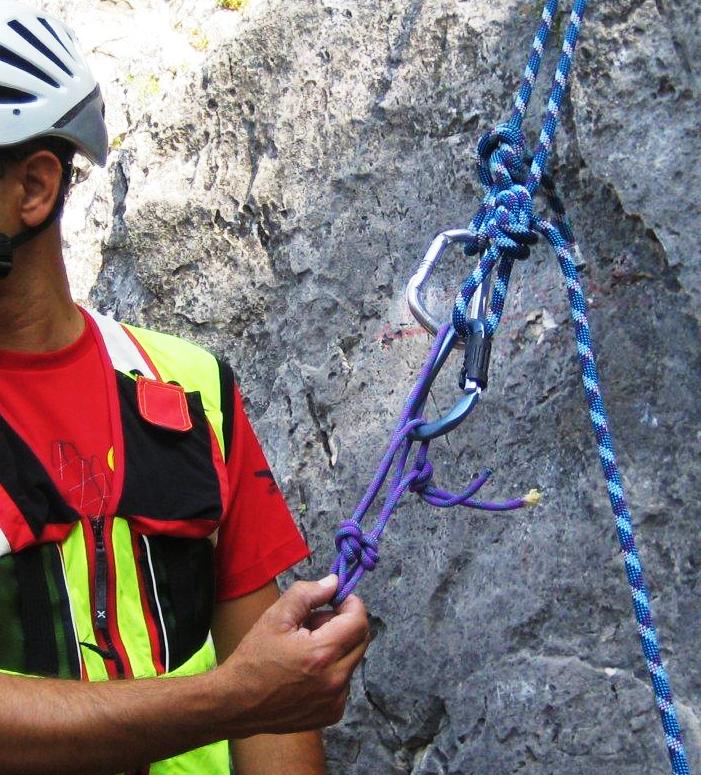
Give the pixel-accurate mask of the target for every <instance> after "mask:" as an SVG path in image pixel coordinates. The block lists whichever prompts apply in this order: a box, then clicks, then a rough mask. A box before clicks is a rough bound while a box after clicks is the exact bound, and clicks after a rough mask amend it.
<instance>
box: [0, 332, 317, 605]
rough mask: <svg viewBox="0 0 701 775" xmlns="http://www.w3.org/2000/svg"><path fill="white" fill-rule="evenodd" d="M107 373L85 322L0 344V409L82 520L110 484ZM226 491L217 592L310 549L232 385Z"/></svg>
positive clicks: (101, 503) (245, 583) (100, 507)
mask: <svg viewBox="0 0 701 775" xmlns="http://www.w3.org/2000/svg"><path fill="white" fill-rule="evenodd" d="M106 378H107V374H106V372H105V366H104V364H103V361H102V358H101V355H100V350H99V348H98V343H97V341H96V339H95V334H93V331H92V328H91V326H89V325H86V326H85V331H84V332H83V334H82V335H81V337H80V338H79V339H78V340H77V341H76V342H74V343H73V344H71V345H69V346H68V347H66V348H64V349H62V350H58V351H57V352H52V353H42V354H36V353H16V352H6V351H0V413H2V415H3V417H4V418H5V420H6V421H7V422H8V423H9V424H10V426H11V427H12V428H13V429H14V430H15V432H16V433H18V434H19V435H20V436H21V437H22V438H23V439H24V441H25V442H26V443H27V444H29V446H30V447H31V448H32V450H33V451H34V454H35V455H36V456H37V457H38V459H39V460H40V462H41V463H42V465H43V466H44V468H45V469H46V471H47V472H48V473H49V475H50V476H51V478H52V480H53V481H54V483H55V485H56V487H57V488H58V490H59V492H60V493H61V494H62V496H63V497H64V498H65V499H66V500H67V501H68V503H69V504H70V505H71V506H72V507H73V508H74V509H76V510H77V511H78V512H79V513H80V514H81V515H82V516H83V517H84V518H86V519H87V518H88V517H91V516H92V517H94V516H98V515H102V514H104V510H105V508H106V507H107V503H108V502H109V498H110V493H111V490H112V479H113V476H112V469H113V466H114V452H113V449H112V444H113V439H112V428H111V423H110V413H109V406H108V401H107V390H106V385H105V379H106ZM233 427H234V434H233V444H232V448H231V453H230V455H229V460H228V462H227V472H228V477H229V484H230V491H231V496H230V500H229V505H228V509H227V511H226V514H225V516H224V519H223V521H222V523H221V525H220V528H219V537H218V541H217V550H216V563H217V599H218V600H219V601H222V600H228V599H232V598H236V597H240V596H242V595H245V594H247V593H248V592H253V591H254V590H256V589H259V588H260V587H262V586H264V585H265V584H267V583H268V582H269V581H272V579H274V578H275V577H276V576H277V575H278V574H279V573H281V572H282V571H284V570H286V569H287V568H289V567H290V566H291V565H294V564H295V563H296V562H298V561H299V560H301V559H303V558H304V557H307V556H308V554H309V551H308V549H307V547H306V544H305V543H304V541H303V540H302V537H301V536H300V534H299V531H298V530H297V528H296V527H295V524H294V522H293V520H292V517H291V515H290V512H289V509H288V508H287V505H286V503H285V500H284V498H283V497H282V494H281V493H280V490H279V489H278V488H277V486H276V484H275V481H274V479H273V476H272V474H271V472H270V468H269V466H268V463H267V462H266V460H265V456H264V454H263V451H262V449H261V447H260V444H259V443H258V439H257V438H256V436H255V433H254V431H253V429H252V427H251V424H250V422H249V420H248V417H247V416H246V414H245V412H244V410H243V402H242V400H241V395H240V394H239V392H238V389H235V391H234V418H233Z"/></svg>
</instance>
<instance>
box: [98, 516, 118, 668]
mask: <svg viewBox="0 0 701 775" xmlns="http://www.w3.org/2000/svg"><path fill="white" fill-rule="evenodd" d="M89 521H90V527H91V528H92V533H93V538H94V539H95V580H94V596H95V607H94V611H93V624H94V626H95V635H96V636H97V637H98V639H100V638H101V639H102V640H103V641H104V644H100V645H101V646H102V645H104V646H106V648H103V649H102V651H103V652H104V654H103V656H104V658H106V659H111V660H112V661H113V662H114V665H115V668H116V670H117V676H118V677H119V678H124V676H125V670H124V660H123V659H122V656H121V654H120V653H119V651H118V650H117V648H116V647H115V645H114V641H113V639H112V634H111V632H110V624H111V617H110V611H109V603H108V601H109V594H108V586H109V559H108V556H107V547H106V546H105V519H104V517H91V518H90V520H89Z"/></svg>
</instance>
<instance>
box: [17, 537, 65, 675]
mask: <svg viewBox="0 0 701 775" xmlns="http://www.w3.org/2000/svg"><path fill="white" fill-rule="evenodd" d="M41 549H42V547H41V546H36V547H32V548H31V549H26V550H25V551H23V552H19V554H15V555H14V563H15V574H16V576H17V585H18V588H19V590H20V594H19V615H20V621H21V622H22V631H23V633H24V671H25V672H27V673H30V674H32V675H41V676H57V675H58V649H57V648H56V634H55V633H54V628H53V621H54V617H53V608H52V606H51V598H50V597H49V588H48V584H47V582H46V576H45V575H44V563H43V561H42V556H41Z"/></svg>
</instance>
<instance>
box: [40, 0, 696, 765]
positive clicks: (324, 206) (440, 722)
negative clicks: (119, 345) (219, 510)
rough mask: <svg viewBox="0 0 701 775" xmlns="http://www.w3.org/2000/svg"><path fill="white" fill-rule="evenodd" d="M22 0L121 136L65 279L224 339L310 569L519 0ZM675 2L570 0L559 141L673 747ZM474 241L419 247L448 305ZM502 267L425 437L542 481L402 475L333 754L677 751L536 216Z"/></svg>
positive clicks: (692, 51) (684, 107)
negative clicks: (440, 263)
mask: <svg viewBox="0 0 701 775" xmlns="http://www.w3.org/2000/svg"><path fill="white" fill-rule="evenodd" d="M46 5H47V6H48V7H51V8H54V7H55V8H56V9H57V10H67V9H68V7H69V6H70V11H71V14H72V15H73V18H74V25H75V26H76V27H77V28H78V31H79V33H80V34H81V37H83V38H87V39H88V40H89V41H90V48H92V49H94V52H95V57H96V59H97V60H99V62H100V65H99V66H100V68H101V69H102V78H103V81H106V83H105V86H106V91H107V94H108V97H109V101H110V107H109V111H110V114H109V115H110V116H111V118H110V120H111V122H112V128H113V135H114V137H115V141H114V142H113V150H112V152H111V154H110V161H109V167H108V169H107V171H106V172H104V173H99V172H90V173H89V178H88V180H87V181H86V182H85V183H84V184H83V186H82V187H79V188H78V189H77V190H76V193H75V195H74V197H75V202H74V204H73V210H72V211H71V213H70V214H69V216H68V218H69V220H68V222H67V224H66V241H67V244H68V245H69V258H70V259H71V271H72V273H73V277H74V278H75V279H74V283H75V286H76V288H77V289H78V291H77V292H78V295H82V296H83V297H87V296H88V294H89V298H90V301H91V302H92V303H93V304H95V305H97V306H98V307H99V308H100V309H101V310H102V311H104V312H108V313H111V314H114V315H116V316H118V317H121V318H125V319H128V320H130V321H132V322H135V323H138V324H145V325H150V326H153V327H156V328H160V329H162V330H168V331H172V332H175V333H179V334H181V335H184V336H187V337H190V338H192V339H194V340H196V341H198V342H200V343H202V344H203V345H205V346H208V347H210V348H212V349H214V350H215V351H216V352H218V353H220V354H223V355H225V356H226V357H228V358H229V359H230V360H231V362H232V364H233V365H234V367H235V369H236V371H237V373H238V375H239V378H240V382H241V384H242V386H243V390H244V393H245V395H246V397H247V400H248V402H249V409H250V413H251V416H252V418H253V419H254V423H255V425H256V428H257V430H258V432H259V434H260V436H261V439H262V441H263V443H264V446H265V448H266V451H267V453H268V455H269V458H270V461H271V464H272V466H273V468H274V470H275V473H276V475H277V477H278V479H279V481H280V484H281V486H282V487H283V489H284V491H285V493H286V495H287V497H288V499H289V502H290V505H291V507H292V509H293V511H294V512H295V514H296V516H297V519H298V521H299V524H300V526H301V527H302V529H303V530H304V532H305V535H306V536H307V538H308V540H309V542H310V544H311V546H312V548H313V550H314V556H313V560H312V561H311V564H309V565H308V566H304V567H301V568H298V569H297V570H296V571H295V574H294V575H299V576H303V577H313V576H316V575H318V574H320V573H322V572H324V570H325V569H326V568H327V566H328V565H329V563H330V561H331V560H332V556H333V540H332V539H333V533H334V529H335V526H336V524H337V522H338V521H339V520H340V519H341V518H343V517H344V516H345V515H348V514H349V513H350V512H351V511H352V509H353V507H354V505H355V502H356V501H357V499H358V498H359V497H360V495H361V494H362V492H363V489H364V486H365V483H366V482H367V481H368V480H369V478H370V476H371V474H372V472H373V469H374V466H375V464H376V462H377V460H378V458H379V456H380V454H381V452H382V449H383V445H384V443H385V442H386V439H387V437H388V433H389V431H390V429H391V427H392V423H393V420H394V418H395V417H396V415H397V414H398V412H399V410H400V407H401V405H402V401H403V398H404V396H405V394H406V392H407V391H408V389H409V387H410V385H411V383H412V377H413V375H414V374H415V373H416V371H417V369H418V368H419V366H420V364H421V362H422V359H423V357H424V354H425V353H426V351H427V348H428V346H429V340H428V338H427V336H426V335H425V334H423V333H422V332H421V330H420V329H418V328H417V325H416V324H415V323H414V321H413V320H412V318H411V316H410V314H409V312H408V310H407V308H406V306H405V304H404V301H403V290H404V286H405V283H406V281H407V279H408V277H409V276H410V275H411V273H412V272H413V270H414V268H415V267H416V265H417V262H418V260H419V258H420V256H421V253H422V250H423V248H424V247H425V246H426V244H427V242H428V240H429V239H430V238H431V237H432V236H433V234H435V232H436V231H438V230H439V229H440V228H442V227H446V226H453V227H455V226H461V225H465V224H466V222H467V221H468V219H469V218H470V217H471V215H472V213H473V212H474V210H475V208H476V206H477V203H478V198H479V186H478V185H477V181H476V176H475V170H474V158H473V154H474V148H475V145H476V142H477V139H478V138H479V136H480V134H481V133H482V132H484V131H485V130H487V129H488V128H490V127H492V126H493V125H494V124H495V123H496V122H498V121H500V120H502V119H503V118H504V117H506V116H507V115H508V111H509V109H510V101H511V96H512V93H513V91H514V89H515V87H516V85H517V83H518V79H519V77H520V74H521V70H522V66H523V63H524V60H525V56H526V53H527V50H528V46H529V45H530V39H531V36H532V32H533V29H534V25H535V22H536V20H537V18H538V15H539V13H540V7H541V3H540V2H535V0H490V1H489V2H487V0H372V1H370V0H298V1H297V2H289V1H288V2H283V1H282V0H250V1H249V2H248V3H247V4H244V7H243V9H242V10H241V11H240V12H234V11H225V10H221V9H217V7H216V5H215V3H214V0H198V2H197V3H195V4H194V5H193V4H192V3H188V4H186V3H181V2H164V1H161V2H156V0H149V2H138V1H137V0H132V1H131V2H126V0H122V1H121V2H114V3H112V2H110V3H106V2H101V3H89V2H83V0H78V1H74V0H71V3H65V2H53V1H51V0H49V2H47V3H46ZM78 8H80V9H81V13H82V12H83V11H85V15H83V16H81V17H80V18H78V16H77V13H76V10H75V9H78ZM562 28H563V27H562V22H561V21H560V22H558V24H557V29H558V30H560V31H561V30H562ZM700 28H701V27H700V25H699V5H698V3H697V2H696V0H677V1H676V2H674V3H672V2H670V0H643V1H642V2H632V0H624V1H623V2H620V1H619V2H614V0H601V2H598V3H595V4H592V7H591V9H590V15H589V18H588V19H587V22H586V24H585V28H584V34H583V40H582V45H581V50H580V51H579V55H578V58H577V62H576V69H575V75H574V78H573V84H572V89H571V93H570V96H569V97H568V99H567V102H566V106H565V110H564V114H563V125H562V127H561V130H560V132H559V134H558V139H557V144H556V149H555V153H554V157H553V162H552V172H553V173H554V175H555V176H556V178H557V181H558V183H559V185H560V187H561V189H562V190H563V191H564V194H565V198H566V201H567V203H568V206H569V208H570V213H571V216H572V219H573V221H574V224H575V228H576V231H577V232H578V235H579V238H580V240H581V248H582V255H583V264H584V270H583V279H584V282H585V284H586V288H587V293H588V297H589V299H590V304H591V325H592V330H593V337H594V341H595V343H596V345H597V351H598V357H599V363H600V368H601V371H602V376H603V380H604V388H605V397H606V400H607V402H608V407H609V411H610V415H611V422H612V426H613V430H614V435H615V438H616V440H617V447H618V452H619V455H620V461H621V465H622V468H623V471H624V477H625V484H626V487H627V490H628V494H629V497H630V501H631V506H632V511H633V515H634V520H635V523H636V526H637V529H638V538H639V543H640V551H641V555H642V559H643V561H644V564H645V567H646V571H647V580H648V584H649V587H650V589H651V592H652V597H653V602H654V607H655V613H656V620H657V623H658V625H659V629H660V636H661V642H662V646H663V654H664V656H665V658H666V660H667V664H668V668H669V671H670V674H671V677H672V683H673V689H674V691H675V694H676V698H677V701H678V707H679V710H680V714H681V720H682V724H683V726H684V728H685V731H686V737H687V742H688V748H689V753H690V757H691V762H692V767H694V768H695V769H699V768H700V767H701V705H700V700H699V698H700V697H701V662H700V661H699V658H698V644H699V642H701V616H700V615H699V614H700V610H699V609H700V605H701V582H700V578H699V568H700V566H701V562H700V559H699V558H700V557H701V539H700V537H699V536H700V531H699V507H698V503H699V500H700V496H701V493H700V492H699V489H700V482H699V474H698V471H699V469H698V460H699V442H700V441H701V430H700V426H699V420H700V414H701V407H700V404H699V398H698V396H699V381H698V377H699V330H698V326H699V309H700V305H701V283H700V282H699V276H700V275H699V267H700V265H701V255H700V251H699V241H698V223H699V219H700V217H701V164H700V163H699V156H701V139H700V138H699V116H700V115H701V114H700V111H699V108H700V104H699V88H700V84H701V72H700V70H699V62H701V37H700V33H699V29H700ZM105 52H107V53H105ZM554 61H555V59H554V54H550V55H548V57H546V62H545V67H544V74H545V75H544V82H545V84H547V82H548V80H549V73H550V72H551V71H552V67H553V64H554ZM544 95H545V85H544V86H543V87H542V88H540V89H539V90H538V91H537V93H536V95H535V98H534V109H533V115H532V116H531V118H530V119H529V122H528V125H527V128H528V131H529V136H530V138H531V139H533V138H534V136H535V132H536V131H537V126H538V121H539V119H540V112H541V106H542V105H543V98H544ZM86 174H87V173H86ZM470 267H471V264H470V263H469V262H465V261H464V260H463V259H461V258H459V257H458V256H454V257H452V258H451V260H450V261H448V264H447V266H446V267H445V268H444V269H443V270H441V271H440V272H439V273H438V276H437V277H436V280H435V283H434V286H433V291H432V297H431V298H432V300H433V302H434V303H435V304H436V306H437V308H440V309H442V311H443V313H444V314H447V313H448V310H449V308H450V301H451V299H452V297H453V294H454V289H455V285H456V284H457V283H458V282H459V281H460V280H461V279H462V277H463V276H464V275H465V274H467V273H468V272H469V270H470ZM516 270H517V271H516V272H515V273H514V278H513V281H512V287H511V290H510V294H509V299H508V301H507V311H506V314H505V316H504V320H503V323H502V325H501V327H500V329H499V333H498V336H497V337H496V339H495V343H494V353H493V358H492V369H491V374H490V388H489V391H488V393H487V394H486V396H485V398H484V400H483V401H482V402H481V404H480V406H479V408H478V410H477V411H476V412H475V413H474V415H473V416H472V417H471V418H470V420H469V422H468V423H466V424H465V425H464V426H463V427H461V428H460V429H459V430H458V431H456V432H455V433H453V434H452V435H451V436H450V437H449V438H448V439H447V440H444V441H440V442H437V443H436V444H435V445H434V447H433V456H434V461H435V464H436V470H437V477H439V478H440V480H441V481H442V482H445V483H446V484H449V485H452V486H458V485H459V484H460V483H462V482H464V481H465V480H467V479H469V478H470V477H471V476H472V475H473V474H474V473H475V472H476V471H477V470H478V469H480V468H483V467H487V466H488V467H490V468H493V469H494V471H495V475H494V480H493V483H492V484H490V485H489V486H488V487H489V492H490V494H494V495H497V496H498V495H500V494H501V495H503V496H505V497H514V496H517V495H520V494H522V493H524V492H525V491H527V490H528V489H529V488H530V487H536V486H537V487H538V488H539V489H540V490H541V491H542V493H543V503H542V505H541V506H539V507H538V508H537V509H535V510H532V511H531V510H528V511H523V512H516V513H514V514H511V515H496V516H489V517H484V516H481V515H480V514H476V513H471V512H468V511H462V512H457V511H454V512H450V513H445V512H440V513H438V512H437V511H436V510H434V509H431V508H429V507H427V506H425V505H423V504H422V503H421V502H419V501H417V500H411V499H407V500H406V501H405V502H403V503H402V505H401V508H400V509H399V511H398V513H397V514H396V516H395V518H394V520H393V521H392V522H391V523H390V527H389V529H388V532H387V534H386V537H385V539H384V541H383V543H382V546H381V562H380V564H379V566H378V568H377V569H376V571H375V573H374V574H373V575H372V576H371V577H367V578H366V579H365V581H364V583H363V586H362V589H361V592H362V594H363V596H364V598H365V600H366V603H367V606H368V608H369V611H370V612H371V615H372V621H373V628H374V631H375V640H374V641H373V643H372V645H371V647H370V650H369V652H368V655H367V658H366V660H365V662H364V664H363V666H362V669H361V670H360V671H359V672H358V674H357V676H356V677H355V679H354V683H353V693H352V697H351V701H350V704H349V709H348V712H347V714H346V717H345V719H344V720H343V722H342V723H341V724H339V725H338V726H336V727H335V728H333V729H330V730H329V731H328V734H327V742H328V751H329V759H330V768H331V772H332V773H333V775H340V773H344V775H353V774H354V773H358V774H359V773H373V775H374V774H375V773H377V775H395V774H396V775H400V774H406V775H409V774H410V773H411V774H412V775H448V773H450V774H451V775H452V774H455V773H459V774H460V775H473V774H474V775H476V774H477V773H480V774H484V773H489V774H490V775H491V774H492V773H494V774H495V775H497V774H498V775H502V773H521V772H523V773H529V775H530V774H532V775H552V774H556V775H565V774H566V775H594V774H595V773H596V774H597V775H598V774H599V773H601V772H611V773H616V775H633V774H634V773H635V775H638V774H639V773H646V775H654V774H656V773H660V774H661V773H665V772H668V771H669V768H668V764H667V762H666V753H665V749H664V744H663V738H662V733H661V730H660V728H659V724H658V720H657V713H656V710H655V708H654V705H653V699H652V694H651V691H650V688H649V685H648V682H647V677H646V671H645V667H644V664H643V661H642V658H641V655H640V651H639V645H638V641H637V634H636V631H635V626H634V622H633V619H632V613H631V606H630V596H629V592H628V589H627V585H626V583H625V578H624V573H623V567H622V562H621V560H620V557H619V552H618V546H617V541H616V536H615V531H614V524H613V518H612V516H611V513H610V510H609V507H608V502H607V497H606V491H605V487H604V484H603V480H602V477H601V472H600V470H599V464H598V460H597V455H596V448H595V443H594V440H593V437H592V433H591V430H590V427H589V420H588V415H587V411H586V407H585V403H584V397H583V393H582V389H581V384H580V378H579V373H578V364H577V359H576V351H575V345H574V338H573V334H572V330H571V327H570V323H569V318H568V314H569V313H568V306H567V301H566V294H565V291H564V285H563V281H562V278H561V276H560V275H559V271H558V268H557V264H556V261H555V260H554V258H553V256H552V255H550V254H549V253H548V251H547V250H546V249H545V247H544V246H540V247H538V248H537V249H535V250H534V251H533V254H532V257H531V259H530V260H529V261H527V262H523V263H519V265H518V266H517V267H516ZM457 368H458V367H457V365H456V366H455V367H454V368H453V369H452V371H451V369H447V370H446V374H445V378H444V379H443V378H442V379H441V380H439V381H438V382H437V384H436V387H435V388H434V391H433V398H432V401H433V403H432V406H433V407H434V408H435V411H438V410H439V409H442V408H447V407H448V406H449V405H450V404H451V403H452V401H453V400H454V398H455V395H456V389H457V388H456V385H455V379H454V377H455V373H453V372H457ZM448 371H451V373H450V374H448V373H447V372H448Z"/></svg>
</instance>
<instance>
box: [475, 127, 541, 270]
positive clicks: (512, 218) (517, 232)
mask: <svg viewBox="0 0 701 775" xmlns="http://www.w3.org/2000/svg"><path fill="white" fill-rule="evenodd" d="M525 152H526V143H525V139H524V136H523V132H522V131H521V130H520V129H519V128H518V127H516V126H513V125H511V124H499V125H498V126H497V127H495V128H494V129H492V130H491V131H490V132H487V133H486V134H485V135H482V137H481V139H480V141H479V143H478V144H477V154H478V156H479V165H478V170H479V178H480V181H481V183H482V185H483V186H484V187H485V189H486V190H487V195H486V198H485V202H484V205H483V209H482V211H481V217H480V218H479V220H478V223H476V224H475V226H476V227H477V228H476V243H477V245H478V247H479V249H480V250H485V249H486V248H487V247H489V246H490V245H494V246H495V247H497V248H499V249H500V250H501V252H502V255H505V256H509V257H510V258H527V257H528V254H529V252H530V247H529V246H530V245H534V244H535V243H536V242H537V241H538V234H537V232H536V231H535V229H534V228H533V199H532V197H531V194H530V192H529V191H528V189H527V188H526V187H525V186H524V185H523V181H525V180H526V178H527V177H528V167H527V166H526V164H525V161H524V155H525Z"/></svg>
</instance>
